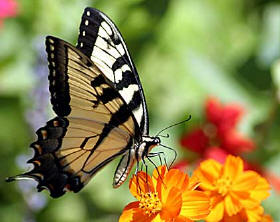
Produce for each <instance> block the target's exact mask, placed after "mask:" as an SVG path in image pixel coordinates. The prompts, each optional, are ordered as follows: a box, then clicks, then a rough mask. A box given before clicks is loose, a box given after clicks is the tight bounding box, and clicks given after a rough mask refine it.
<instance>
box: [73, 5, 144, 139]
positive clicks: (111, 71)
mask: <svg viewBox="0 0 280 222" xmlns="http://www.w3.org/2000/svg"><path fill="white" fill-rule="evenodd" d="M77 48H78V49H79V50H80V51H81V52H83V53H84V54H85V55H87V56H88V58H90V59H91V60H92V61H93V62H94V63H95V64H96V65H97V66H98V68H99V69H100V70H101V71H102V72H103V73H104V75H106V77H107V78H108V79H109V80H110V81H111V82H112V84H113V85H114V87H115V89H116V90H118V92H119V93H120V95H121V96H122V98H123V99H124V100H125V102H126V103H127V105H128V107H129V109H131V110H132V112H133V115H134V116H135V119H136V121H137V123H138V125H139V128H140V130H141V132H142V134H144V135H147V134H148V112H147V107H146V102H145V97H144V93H143V89H142V86H141V84H140V80H139V76H138V73H137V70H136V68H135V66H134V64H133V62H132V60H131V58H130V55H129V52H128V50H127V48H126V45H125V43H124V40H123V38H122V36H121V34H120V32H119V31H118V29H117V27H116V26H115V25H114V23H113V22H112V21H111V20H110V19H109V18H108V17H107V16H106V15H105V14H103V13H102V12H100V11H98V10H97V9H93V8H86V9H85V11H84V13H83V16H82V21H81V25H80V34H79V38H78V44H77Z"/></svg>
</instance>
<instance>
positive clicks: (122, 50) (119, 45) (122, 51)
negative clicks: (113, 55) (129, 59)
mask: <svg viewBox="0 0 280 222" xmlns="http://www.w3.org/2000/svg"><path fill="white" fill-rule="evenodd" d="M116 48H117V50H118V51H119V53H120V54H121V55H122V56H123V55H124V54H125V51H124V48H123V46H122V44H118V45H116Z"/></svg>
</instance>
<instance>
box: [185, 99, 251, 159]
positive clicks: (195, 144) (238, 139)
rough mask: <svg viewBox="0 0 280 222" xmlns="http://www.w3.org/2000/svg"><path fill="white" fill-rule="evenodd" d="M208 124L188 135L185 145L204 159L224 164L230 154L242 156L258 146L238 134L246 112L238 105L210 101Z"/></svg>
mask: <svg viewBox="0 0 280 222" xmlns="http://www.w3.org/2000/svg"><path fill="white" fill-rule="evenodd" d="M205 112H206V114H205V115H206V123H205V124H203V125H201V126H199V127H197V128H195V129H193V130H192V131H191V132H189V133H186V134H185V135H184V136H183V137H182V139H181V145H182V146H183V147H184V148H186V149H189V150H191V151H194V152H196V153H198V154H200V156H201V157H202V158H203V159H207V158H214V159H216V160H218V161H219V162H223V161H224V158H225V157H226V155H227V154H233V155H240V154H241V153H243V152H248V151H252V150H253V149H254V148H255V144H254V142H253V141H252V140H251V139H249V138H247V137H245V136H244V135H242V134H241V133H239V132H238V131H237V124H238V121H239V120H240V118H241V116H242V113H243V110H242V108H241V107H240V106H239V105H237V104H229V105H224V106H223V105H222V104H221V103H220V102H219V101H218V100H217V99H214V98H209V99H208V100H207V101H206V107H205Z"/></svg>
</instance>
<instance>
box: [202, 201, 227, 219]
mask: <svg viewBox="0 0 280 222" xmlns="http://www.w3.org/2000/svg"><path fill="white" fill-rule="evenodd" d="M224 209H225V207H224V202H223V201H220V202H216V203H215V205H212V209H211V211H210V214H209V215H208V216H207V217H206V221H211V222H216V221H221V220H222V219H223V216H224Z"/></svg>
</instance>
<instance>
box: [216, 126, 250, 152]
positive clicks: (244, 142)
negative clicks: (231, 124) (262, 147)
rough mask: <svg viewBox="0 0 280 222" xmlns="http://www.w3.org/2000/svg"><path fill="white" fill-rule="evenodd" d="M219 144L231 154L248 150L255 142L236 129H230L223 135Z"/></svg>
mask: <svg viewBox="0 0 280 222" xmlns="http://www.w3.org/2000/svg"><path fill="white" fill-rule="evenodd" d="M221 146H222V147H223V148H224V149H226V150H228V152H229V153H232V154H235V155H237V154H240V153H242V152H249V151H252V150H253V149H254V148H255V144H254V142H253V141H252V140H250V139H249V138H246V137H244V136H243V135H241V134H239V133H238V132H236V131H230V132H228V133H227V134H225V135H224V138H223V140H222V144H221Z"/></svg>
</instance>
